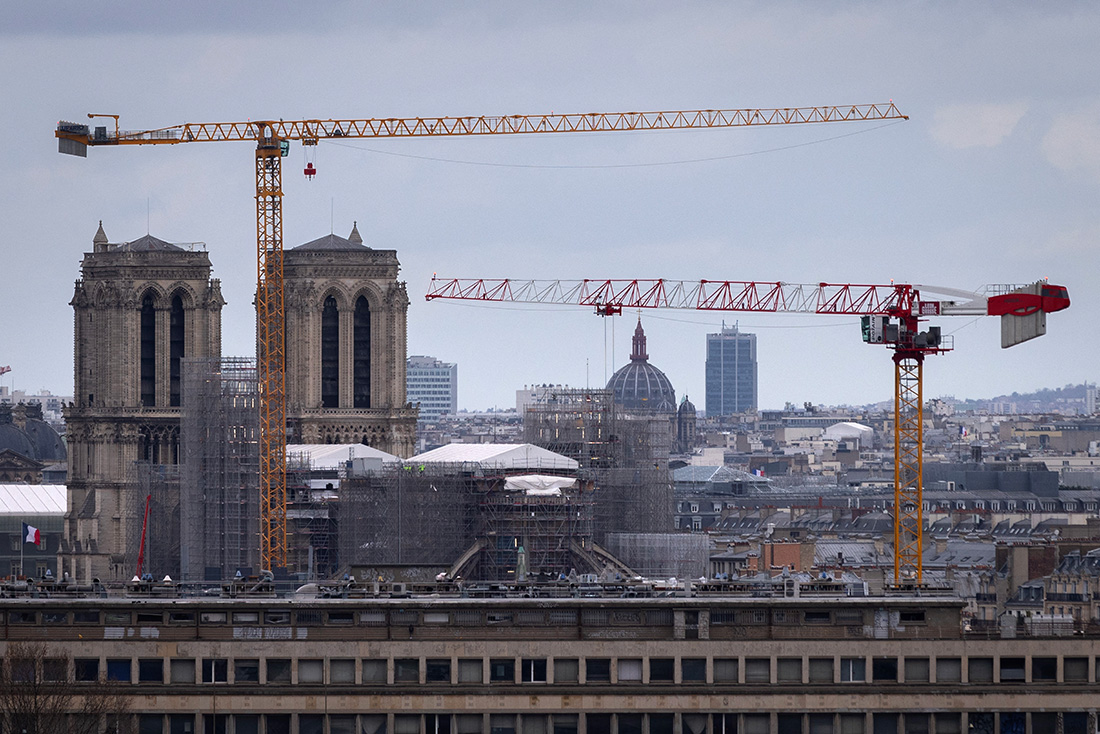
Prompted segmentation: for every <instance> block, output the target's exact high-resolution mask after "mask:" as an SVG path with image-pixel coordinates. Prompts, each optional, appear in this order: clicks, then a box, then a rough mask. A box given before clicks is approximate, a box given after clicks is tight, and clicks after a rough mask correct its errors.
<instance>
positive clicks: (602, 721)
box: [585, 714, 611, 734]
mask: <svg viewBox="0 0 1100 734" xmlns="http://www.w3.org/2000/svg"><path fill="white" fill-rule="evenodd" d="M585 723H586V724H587V725H588V734H611V714H588V715H587V716H585Z"/></svg>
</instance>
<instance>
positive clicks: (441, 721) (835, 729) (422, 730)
mask: <svg viewBox="0 0 1100 734" xmlns="http://www.w3.org/2000/svg"><path fill="white" fill-rule="evenodd" d="M137 724H138V726H137V731H138V734H578V733H579V732H582V731H583V732H586V734H675V733H680V734H805V733H806V732H808V733H809V734H933V733H934V734H962V732H964V731H972V732H994V731H1001V732H1016V731H1019V732H1023V731H1032V732H1056V731H1060V732H1063V734H1091V731H1092V729H1090V727H1089V714H1088V713H1087V712H1083V711H1067V712H1056V711H1045V712H1037V711H1036V712H1027V711H1012V712H938V713H927V712H914V713H892V712H891V713H847V712H845V713H839V712H838V713H777V714H769V713H737V712H729V711H723V712H713V713H710V712H691V713H678V714H671V713H641V712H622V713H599V714H582V713H556V714H551V715H547V714H527V713H522V714H518V715H517V714H514V713H493V714H448V713H431V714H411V713H401V714H390V715H386V714H382V713H373V714H359V715H356V714H327V715H326V714H254V713H250V714H198V715H195V714H141V715H139V716H138V717H137ZM1029 724H1030V728H1027V727H1028V725H1029ZM998 725H999V728H998Z"/></svg>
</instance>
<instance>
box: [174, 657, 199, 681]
mask: <svg viewBox="0 0 1100 734" xmlns="http://www.w3.org/2000/svg"><path fill="white" fill-rule="evenodd" d="M168 674H169V676H170V679H171V681H172V682H173V683H194V682H195V661H194V660H192V659H191V658H172V659H171V660H170V661H169V662H168Z"/></svg>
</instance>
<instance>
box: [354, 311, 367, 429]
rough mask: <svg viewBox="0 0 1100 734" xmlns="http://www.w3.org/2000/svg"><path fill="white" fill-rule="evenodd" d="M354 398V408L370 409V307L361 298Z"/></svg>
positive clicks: (355, 322) (355, 324) (355, 355)
mask: <svg viewBox="0 0 1100 734" xmlns="http://www.w3.org/2000/svg"><path fill="white" fill-rule="evenodd" d="M353 341H354V345H355V349H354V363H353V369H352V372H353V375H354V377H353V382H352V385H353V388H354V390H353V396H354V400H355V402H354V407H356V408H369V407H370V305H369V304H368V303H367V299H366V298H365V297H363V296H359V298H358V300H356V301H355V321H354V335H353Z"/></svg>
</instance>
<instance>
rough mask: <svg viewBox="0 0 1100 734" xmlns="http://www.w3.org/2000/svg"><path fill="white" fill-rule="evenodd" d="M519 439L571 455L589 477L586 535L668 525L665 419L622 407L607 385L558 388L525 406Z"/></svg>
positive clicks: (668, 424)
mask: <svg viewBox="0 0 1100 734" xmlns="http://www.w3.org/2000/svg"><path fill="white" fill-rule="evenodd" d="M524 440H525V441H528V442H529V443H533V444H535V445H537V446H541V447H543V448H545V449H549V450H550V451H554V452H556V453H559V454H562V455H564V456H568V457H569V458H571V459H575V460H576V461H577V462H578V463H579V464H580V467H581V470H582V472H583V473H584V474H585V475H586V476H589V477H591V478H592V479H593V480H595V483H596V491H595V497H594V502H595V523H594V528H593V533H594V536H595V539H596V541H597V542H599V543H601V544H602V543H604V542H605V540H606V539H607V537H608V535H609V534H610V533H617V532H618V533H621V532H634V533H659V532H664V531H669V530H672V516H673V497H672V477H671V474H670V473H669V470H668V455H669V450H670V448H671V442H672V419H671V417H670V416H668V415H664V414H634V413H627V412H626V411H625V410H624V409H623V408H622V406H620V405H618V404H616V403H615V402H614V399H613V393H612V391H610V390H590V389H576V388H562V389H560V390H556V391H554V392H553V393H552V394H550V395H548V396H547V399H546V400H545V401H544V402H540V403H538V404H534V405H530V406H528V409H527V412H526V414H525V415H524Z"/></svg>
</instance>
